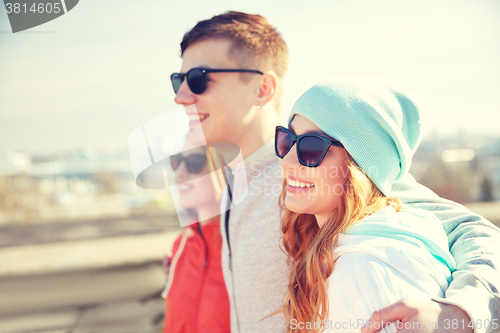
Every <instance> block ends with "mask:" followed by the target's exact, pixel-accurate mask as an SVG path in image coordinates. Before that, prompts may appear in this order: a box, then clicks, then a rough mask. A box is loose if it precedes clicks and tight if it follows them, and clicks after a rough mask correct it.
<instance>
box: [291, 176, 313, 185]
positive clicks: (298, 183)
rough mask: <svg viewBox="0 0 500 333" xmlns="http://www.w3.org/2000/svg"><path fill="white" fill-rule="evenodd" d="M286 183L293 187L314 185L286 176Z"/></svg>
mask: <svg viewBox="0 0 500 333" xmlns="http://www.w3.org/2000/svg"><path fill="white" fill-rule="evenodd" d="M287 183H288V185H290V186H293V187H311V186H314V184H311V183H302V182H299V181H297V180H291V179H290V178H287Z"/></svg>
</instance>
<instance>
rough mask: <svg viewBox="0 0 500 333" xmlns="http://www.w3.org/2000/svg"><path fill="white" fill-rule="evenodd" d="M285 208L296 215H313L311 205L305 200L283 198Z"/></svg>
mask: <svg viewBox="0 0 500 333" xmlns="http://www.w3.org/2000/svg"><path fill="white" fill-rule="evenodd" d="M285 207H286V208H287V209H288V210H291V211H292V212H294V213H297V214H314V213H313V205H311V203H309V202H308V201H306V200H303V201H298V200H293V199H292V200H290V199H289V198H288V197H287V198H285Z"/></svg>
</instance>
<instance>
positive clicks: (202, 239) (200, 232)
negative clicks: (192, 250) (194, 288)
mask: <svg viewBox="0 0 500 333" xmlns="http://www.w3.org/2000/svg"><path fill="white" fill-rule="evenodd" d="M198 233H199V234H200V237H201V241H202V242H203V244H204V245H205V263H204V264H203V269H205V268H207V265H208V245H207V241H206V240H205V237H203V232H202V231H201V223H198Z"/></svg>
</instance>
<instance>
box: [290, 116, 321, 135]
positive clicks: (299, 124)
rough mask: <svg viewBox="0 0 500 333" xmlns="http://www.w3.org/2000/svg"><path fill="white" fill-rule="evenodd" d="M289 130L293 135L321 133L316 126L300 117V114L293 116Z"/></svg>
mask: <svg viewBox="0 0 500 333" xmlns="http://www.w3.org/2000/svg"><path fill="white" fill-rule="evenodd" d="M289 128H290V129H293V131H294V132H295V134H297V135H301V134H305V133H311V132H321V133H323V131H321V130H320V129H319V127H318V126H316V125H315V124H314V123H313V122H312V121H310V120H309V119H307V118H305V117H303V116H301V115H300V114H297V115H295V117H294V118H293V120H292V122H291V123H290V125H289Z"/></svg>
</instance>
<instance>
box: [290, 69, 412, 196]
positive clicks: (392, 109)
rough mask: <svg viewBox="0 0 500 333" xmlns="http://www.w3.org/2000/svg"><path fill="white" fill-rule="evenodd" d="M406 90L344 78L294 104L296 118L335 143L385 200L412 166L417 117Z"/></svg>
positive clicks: (373, 80)
mask: <svg viewBox="0 0 500 333" xmlns="http://www.w3.org/2000/svg"><path fill="white" fill-rule="evenodd" d="M415 100H416V98H415V97H414V96H412V94H410V93H409V92H408V91H407V90H405V89H402V88H400V87H398V86H397V85H395V84H393V83H391V82H389V81H386V80H383V79H379V78H366V77H363V78H360V77H348V78H346V77H344V78H338V79H334V80H329V81H325V82H322V83H319V84H316V85H315V86H313V87H312V88H311V89H309V90H308V91H306V92H305V93H304V94H303V95H302V96H300V98H299V99H298V100H297V102H295V105H294V106H293V108H292V111H291V112H290V116H289V118H288V119H289V120H288V121H289V122H291V121H292V120H293V117H294V115H297V114H299V115H301V116H303V117H305V118H307V119H309V120H310V121H312V122H313V123H314V124H316V126H318V127H319V128H320V129H321V130H322V131H323V132H325V133H326V134H328V135H329V136H331V137H332V138H335V139H337V140H339V141H340V142H341V143H342V144H343V145H344V147H345V148H346V150H347V151H348V152H349V154H350V155H351V157H352V158H353V159H354V161H356V163H357V164H358V165H359V167H360V168H361V169H362V170H363V171H364V172H365V173H366V174H367V176H368V177H369V178H370V179H371V180H372V181H373V182H374V183H375V185H377V187H378V188H379V189H380V191H382V193H383V194H384V195H386V196H389V195H390V193H391V189H392V185H393V184H394V182H395V181H396V180H398V179H399V178H401V177H402V176H403V175H404V174H405V173H406V172H408V169H409V168H410V165H411V160H412V157H413V154H414V153H415V150H416V149H417V146H418V144H419V142H420V138H421V133H420V114H419V110H418V107H417V104H416V102H415Z"/></svg>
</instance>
